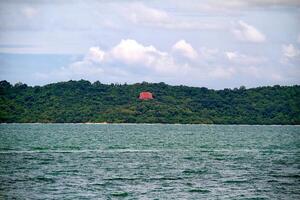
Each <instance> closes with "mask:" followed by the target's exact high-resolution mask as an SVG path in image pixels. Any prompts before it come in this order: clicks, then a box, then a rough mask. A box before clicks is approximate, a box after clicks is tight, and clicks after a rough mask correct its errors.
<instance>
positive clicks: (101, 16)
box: [0, 0, 300, 89]
mask: <svg viewBox="0 0 300 200" xmlns="http://www.w3.org/2000/svg"><path fill="white" fill-rule="evenodd" d="M0 79H1V80H8V81H10V82H12V83H16V82H19V81H21V82H24V83H27V84H29V85H44V84H47V83H52V82H57V81H67V80H70V79H72V80H79V79H87V80H90V81H96V80H99V81H100V82H103V83H125V82H127V83H135V82H142V81H147V82H166V83H168V84H171V85H180V84H183V85H190V86H199V87H200V86H201V87H202V86H204V87H209V88H217V89H220V88H227V87H230V88H233V87H239V86H241V85H245V86H246V87H256V86H263V85H275V84H280V85H293V84H300V1H299V0H226V1H223V0H210V1H207V0H184V1H179V0H178V1H175V0H153V1H146V0H145V1H129V0H128V1H126V0H122V1H121V0H119V1H118V0H110V1H107V0H82V1H81V0H74V1H72V0H66V1H61V0H6V1H5V0H2V1H1V2H0Z"/></svg>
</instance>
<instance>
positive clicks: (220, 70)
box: [208, 67, 236, 79]
mask: <svg viewBox="0 0 300 200" xmlns="http://www.w3.org/2000/svg"><path fill="white" fill-rule="evenodd" d="M235 73H236V70H235V69H234V68H233V67H227V68H226V67H216V68H213V69H212V70H211V71H210V73H209V74H208V76H209V77H212V78H221V79H230V78H232V76H234V75H235Z"/></svg>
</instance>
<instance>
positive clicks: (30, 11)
mask: <svg viewBox="0 0 300 200" xmlns="http://www.w3.org/2000/svg"><path fill="white" fill-rule="evenodd" d="M21 12H22V14H23V15H24V16H25V17H27V18H33V17H35V16H36V15H37V14H38V10H37V9H35V8H33V7H29V6H25V7H23V8H22V9H21Z"/></svg>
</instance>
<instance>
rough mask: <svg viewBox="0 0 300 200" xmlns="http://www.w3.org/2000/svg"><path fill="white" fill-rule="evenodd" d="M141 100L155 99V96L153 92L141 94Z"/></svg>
mask: <svg viewBox="0 0 300 200" xmlns="http://www.w3.org/2000/svg"><path fill="white" fill-rule="evenodd" d="M139 99H141V100H148V99H153V95H152V93H151V92H141V93H140V96H139Z"/></svg>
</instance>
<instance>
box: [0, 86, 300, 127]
mask: <svg viewBox="0 0 300 200" xmlns="http://www.w3.org/2000/svg"><path fill="white" fill-rule="evenodd" d="M141 91H149V92H152V93H153V94H154V96H155V99H153V100H144V101H142V100H139V99H138V95H139V93H140V92H141ZM0 122H60V123H61V122H109V123H214V124H300V86H273V87H258V88H253V89H245V87H240V88H239V89H224V90H211V89H207V88H204V87H201V88H198V87H187V86H170V85H167V84H165V83H146V82H143V83H137V84H132V85H127V84H124V85H119V84H110V85H107V84H102V83H100V82H98V81H97V82H94V83H90V82H89V81H85V80H80V81H68V82H59V83H54V84H49V85H45V86H34V87H31V86H27V85H26V84H22V83H18V84H15V85H11V84H10V83H9V82H7V81H1V82H0Z"/></svg>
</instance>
